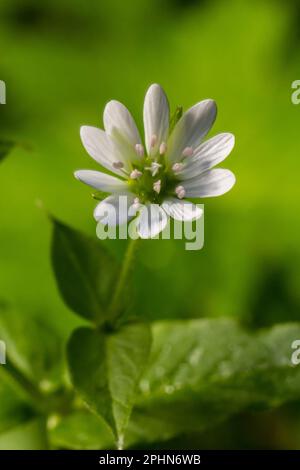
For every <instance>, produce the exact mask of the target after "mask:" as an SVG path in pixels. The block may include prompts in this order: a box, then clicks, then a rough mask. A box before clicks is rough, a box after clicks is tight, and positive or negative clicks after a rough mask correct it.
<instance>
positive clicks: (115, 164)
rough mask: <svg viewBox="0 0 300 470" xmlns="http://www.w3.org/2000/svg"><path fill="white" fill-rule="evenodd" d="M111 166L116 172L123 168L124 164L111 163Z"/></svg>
mask: <svg viewBox="0 0 300 470" xmlns="http://www.w3.org/2000/svg"><path fill="white" fill-rule="evenodd" d="M112 166H113V167H114V168H115V169H116V170H120V169H121V168H124V163H122V162H120V161H119V162H113V164H112Z"/></svg>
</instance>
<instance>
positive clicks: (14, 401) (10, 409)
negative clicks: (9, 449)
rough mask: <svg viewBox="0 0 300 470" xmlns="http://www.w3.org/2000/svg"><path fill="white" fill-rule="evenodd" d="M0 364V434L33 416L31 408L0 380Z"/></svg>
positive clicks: (0, 369)
mask: <svg viewBox="0 0 300 470" xmlns="http://www.w3.org/2000/svg"><path fill="white" fill-rule="evenodd" d="M3 367H4V366H0V378H1V382H0V403H1V406H0V435H1V434H2V433H5V432H8V431H9V430H11V429H13V428H15V427H16V426H18V425H19V424H21V423H24V422H26V421H28V420H29V419H31V418H32V417H33V416H34V412H33V410H32V408H31V407H30V406H29V405H27V403H26V402H25V401H24V400H22V399H21V398H20V397H19V396H18V394H17V393H16V392H15V391H14V389H13V388H12V387H10V386H9V385H8V384H7V383H4V382H3V381H2V376H1V371H2V370H3Z"/></svg>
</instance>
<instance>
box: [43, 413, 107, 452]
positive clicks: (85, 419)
mask: <svg viewBox="0 0 300 470" xmlns="http://www.w3.org/2000/svg"><path fill="white" fill-rule="evenodd" d="M49 437H50V440H51V443H52V445H53V446H55V447H56V448H63V449H76V450H77V449H78V450H80V449H83V450H93V449H94V450H99V449H113V448H114V436H113V434H112V432H111V430H110V428H109V427H108V426H107V424H106V423H105V421H104V420H103V419H101V418H100V417H99V416H96V415H94V414H92V413H90V412H89V411H84V410H79V411H74V412H73V413H71V414H70V415H68V416H65V417H62V419H60V420H59V421H58V423H57V424H55V426H54V427H53V428H52V429H50V431H49Z"/></svg>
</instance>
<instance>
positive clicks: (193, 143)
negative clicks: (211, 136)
mask: <svg viewBox="0 0 300 470" xmlns="http://www.w3.org/2000/svg"><path fill="white" fill-rule="evenodd" d="M216 115H217V106H216V103H215V101H213V100H204V101H200V103H197V104H195V105H194V106H193V107H192V108H190V109H188V111H186V112H185V113H184V114H183V116H182V117H181V118H180V119H179V121H178V123H177V124H176V126H175V129H174V131H173V133H172V134H171V137H170V140H169V159H170V161H171V162H175V161H177V160H179V159H180V158H181V156H182V152H183V150H184V149H185V148H186V147H192V148H193V149H195V148H196V147H197V146H198V145H199V143H200V142H201V140H202V139H203V138H204V137H205V136H206V134H207V133H208V131H209V130H210V128H211V127H212V125H213V123H214V121H215V119H216Z"/></svg>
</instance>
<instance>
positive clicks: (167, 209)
mask: <svg viewBox="0 0 300 470" xmlns="http://www.w3.org/2000/svg"><path fill="white" fill-rule="evenodd" d="M216 114H217V108H216V104H215V102H214V101H213V100H210V99H207V100H204V101H200V102H199V103H197V104H195V105H194V106H193V107H191V108H190V109H188V110H187V111H186V112H185V113H184V114H183V115H182V117H181V118H180V119H179V121H178V122H177V124H176V126H175V128H174V130H173V132H172V133H171V135H169V121H170V115H169V104H168V100H167V98H166V95H165V93H164V91H163V89H162V88H161V87H160V86H159V85H156V84H154V85H151V86H150V88H149V89H148V91H147V93H146V96H145V101H144V127H145V149H144V146H143V144H142V141H141V138H140V135H139V131H138V129H137V127H136V124H135V122H134V120H133V118H132V116H131V114H130V112H129V111H128V110H127V108H126V107H125V106H124V105H123V104H121V103H119V102H118V101H114V100H113V101H110V102H109V103H108V104H107V105H106V107H105V110H104V117H103V121H104V129H105V130H101V129H97V128H95V127H90V126H83V127H81V131H80V134H81V139H82V142H83V145H84V147H85V149H86V150H87V152H88V153H89V154H90V156H91V157H92V158H94V159H95V160H96V161H97V162H98V163H100V165H102V167H104V168H106V169H107V170H109V171H110V172H111V173H113V174H115V175H116V176H112V175H111V174H107V173H103V172H100V171H93V170H79V171H76V172H75V176H76V178H77V179H78V180H80V181H82V182H84V183H86V184H88V185H89V186H92V187H93V188H95V189H97V190H100V191H103V192H108V193H112V195H110V196H108V197H107V198H106V199H104V200H103V201H101V202H100V203H99V204H98V206H97V207H96V209H95V211H94V216H95V218H96V220H99V215H97V214H100V213H103V211H102V209H103V207H107V206H108V205H112V206H113V207H114V208H115V209H116V211H117V213H118V222H119V223H125V222H126V221H128V220H129V218H130V217H129V215H128V213H127V212H126V213H123V212H122V213H120V212H121V209H120V208H119V196H120V195H126V196H127V197H128V203H129V205H131V204H132V205H133V206H134V207H141V209H140V211H139V214H138V216H137V228H138V233H139V235H140V236H141V237H142V238H150V237H154V236H156V235H157V234H158V233H159V232H160V231H162V230H163V229H164V228H165V226H166V224H167V221H168V218H169V216H170V217H173V218H174V219H176V220H181V221H188V220H189V221H190V220H195V219H197V218H199V217H201V215H202V210H201V209H200V208H199V207H198V206H197V205H195V204H193V203H192V202H189V201H186V200H185V199H184V198H204V197H213V196H220V195H221V194H224V193H226V192H227V191H229V190H230V189H231V188H232V186H233V185H234V183H235V176H234V175H233V173H232V172H231V171H229V170H225V169H221V168H213V167H214V166H216V165H217V164H218V163H220V162H222V161H223V160H224V159H225V158H226V157H227V156H228V155H229V153H230V152H231V150H232V148H233V146H234V136H233V135H232V134H229V133H223V134H218V135H216V136H215V137H212V138H210V139H209V140H207V141H205V142H202V141H203V139H204V137H205V136H206V134H207V133H208V132H209V130H210V129H211V127H212V125H213V123H214V121H215V118H216ZM137 201H138V204H137ZM149 206H151V208H152V206H154V207H153V208H152V209H153V210H151V211H150V214H151V215H150V217H149V214H148V212H149V211H148V209H149Z"/></svg>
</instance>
